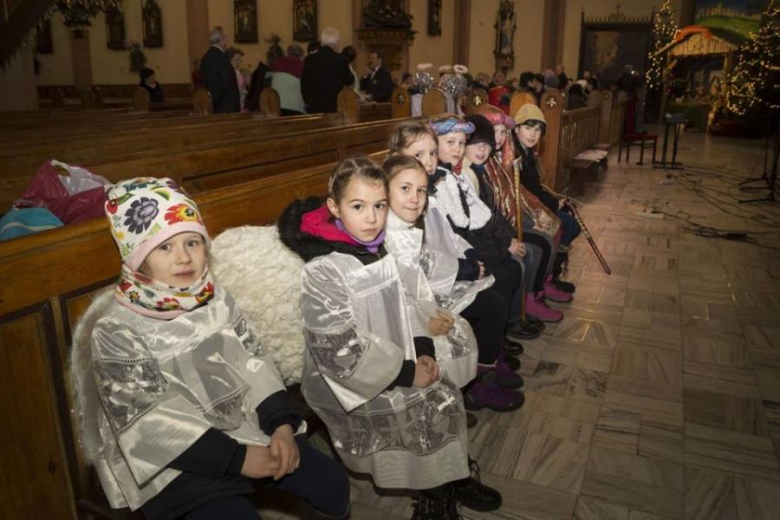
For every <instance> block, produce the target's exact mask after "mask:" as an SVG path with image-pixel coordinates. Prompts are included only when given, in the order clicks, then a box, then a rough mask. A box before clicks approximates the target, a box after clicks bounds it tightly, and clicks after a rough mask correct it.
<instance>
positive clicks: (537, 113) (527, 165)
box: [514, 104, 581, 292]
mask: <svg viewBox="0 0 780 520" xmlns="http://www.w3.org/2000/svg"><path fill="white" fill-rule="evenodd" d="M515 123H516V124H517V126H516V127H515V131H514V136H515V138H516V139H517V143H516V148H517V151H518V155H519V157H520V159H521V162H520V164H521V172H522V173H521V178H520V182H522V184H523V186H525V187H526V188H527V189H528V190H529V191H530V192H531V193H533V194H534V195H535V196H536V197H538V198H539V200H541V201H542V202H543V203H544V205H545V206H547V207H548V208H549V209H550V210H551V211H553V212H555V214H556V216H557V217H558V218H559V219H560V221H561V224H562V226H563V235H562V236H561V242H560V243H561V246H562V247H561V249H562V250H564V251H566V250H568V248H569V246H571V243H572V242H573V241H574V239H575V238H577V237H578V236H579V234H580V232H581V230H580V226H579V224H577V221H576V220H575V218H574V216H573V215H572V214H571V211H570V210H569V209H568V208H567V206H566V200H565V199H563V198H558V197H557V196H556V195H554V194H552V193H550V191H549V190H548V189H546V188H545V187H544V186H542V183H541V180H540V173H541V167H540V166H539V161H538V159H537V157H536V152H535V150H534V147H535V146H536V145H537V144H539V140H540V139H541V137H542V135H544V130H545V128H546V127H547V122H546V121H545V119H544V114H542V111H541V110H539V107H537V106H536V105H531V104H527V105H523V106H522V107H520V110H518V111H517V114H515ZM569 292H572V291H569Z"/></svg>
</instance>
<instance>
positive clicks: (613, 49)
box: [577, 16, 653, 86]
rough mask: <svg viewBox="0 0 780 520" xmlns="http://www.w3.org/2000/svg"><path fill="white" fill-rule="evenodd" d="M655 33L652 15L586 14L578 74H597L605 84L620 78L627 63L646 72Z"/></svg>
mask: <svg viewBox="0 0 780 520" xmlns="http://www.w3.org/2000/svg"><path fill="white" fill-rule="evenodd" d="M652 33H653V24H652V21H651V20H650V19H649V18H647V19H628V18H626V17H625V16H623V17H616V16H613V20H609V19H603V18H601V19H596V20H594V21H586V20H585V17H584V16H583V18H582V30H581V34H580V63H579V67H580V68H579V71H578V74H577V77H582V74H583V72H584V71H586V70H587V71H590V72H592V73H595V74H597V75H598V77H599V84H603V85H605V86H606V85H609V84H610V83H612V82H614V81H617V79H618V78H620V76H621V74H622V73H623V67H624V66H626V65H631V66H633V68H634V69H635V70H637V71H639V72H640V73H641V74H644V72H646V71H647V55H648V52H649V51H650V46H651V45H652Z"/></svg>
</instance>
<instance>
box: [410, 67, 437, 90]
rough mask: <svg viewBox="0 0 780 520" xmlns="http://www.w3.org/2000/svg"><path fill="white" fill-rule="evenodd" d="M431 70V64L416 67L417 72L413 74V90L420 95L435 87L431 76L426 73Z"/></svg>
mask: <svg viewBox="0 0 780 520" xmlns="http://www.w3.org/2000/svg"><path fill="white" fill-rule="evenodd" d="M431 68H433V63H420V64H419V65H417V72H415V73H414V76H413V80H414V88H415V90H416V91H417V92H418V93H420V94H425V93H426V92H428V91H429V90H430V89H431V88H432V87H433V86H435V81H434V79H433V76H431V74H430V73H429V72H428V70H430V69H431Z"/></svg>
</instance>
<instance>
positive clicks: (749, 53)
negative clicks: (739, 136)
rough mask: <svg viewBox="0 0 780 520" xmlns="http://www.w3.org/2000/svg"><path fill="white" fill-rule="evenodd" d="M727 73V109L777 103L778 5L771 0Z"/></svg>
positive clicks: (742, 110) (739, 111) (757, 109)
mask: <svg viewBox="0 0 780 520" xmlns="http://www.w3.org/2000/svg"><path fill="white" fill-rule="evenodd" d="M761 21H762V23H761V28H760V29H759V30H758V32H756V33H751V34H750V40H748V41H747V43H745V44H744V46H743V48H742V50H741V51H740V54H739V57H738V59H737V63H736V66H735V67H734V70H733V71H732V72H731V73H730V74H729V75H728V76H727V78H726V83H727V89H726V109H727V110H728V111H729V112H731V113H732V114H735V115H737V116H745V115H751V114H760V113H761V112H762V111H765V110H767V109H769V108H778V106H780V6H778V3H777V1H776V0H771V2H770V3H769V5H768V6H767V8H766V10H765V11H764V13H763V15H762V17H761Z"/></svg>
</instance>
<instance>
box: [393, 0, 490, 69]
mask: <svg viewBox="0 0 780 520" xmlns="http://www.w3.org/2000/svg"><path fill="white" fill-rule="evenodd" d="M480 1H481V0H480ZM410 14H411V15H412V16H413V17H414V18H413V19H412V30H414V31H417V34H416V35H415V37H414V42H413V43H412V46H411V47H409V69H410V70H411V71H412V72H414V71H416V70H417V65H419V64H420V63H433V69H432V70H431V71H430V72H431V74H432V75H433V76H434V77H435V78H438V74H439V72H438V69H439V67H440V66H442V65H452V64H453V60H454V58H455V1H454V0H444V1H443V2H442V13H441V36H428V2H423V1H421V0H412V2H411V5H410Z"/></svg>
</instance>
